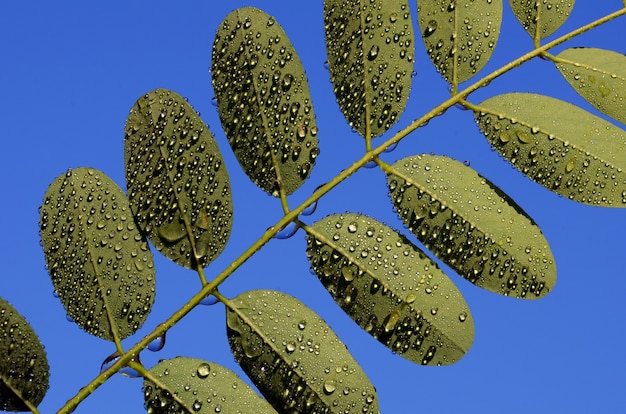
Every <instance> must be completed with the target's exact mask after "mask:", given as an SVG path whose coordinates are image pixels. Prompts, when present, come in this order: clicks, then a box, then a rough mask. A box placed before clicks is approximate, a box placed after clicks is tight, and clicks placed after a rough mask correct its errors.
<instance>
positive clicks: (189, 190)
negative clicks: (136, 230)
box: [124, 89, 233, 269]
mask: <svg viewBox="0 0 626 414" xmlns="http://www.w3.org/2000/svg"><path fill="white" fill-rule="evenodd" d="M124 132H125V140H124V161H125V165H126V185H127V187H128V196H129V198H130V206H131V208H132V211H133V214H134V215H135V217H136V220H137V223H138V224H139V227H140V228H141V230H142V232H144V233H145V234H147V235H148V238H149V239H150V241H151V242H152V243H153V244H154V245H155V247H156V248H157V249H158V250H159V251H160V252H161V253H163V254H164V255H165V256H166V257H168V258H169V259H171V260H173V261H174V262H176V263H178V264H179V265H181V266H184V267H186V268H189V269H195V268H196V267H197V266H198V265H200V266H201V267H204V266H206V265H207V264H209V263H210V262H211V261H212V260H214V259H215V258H216V257H217V256H218V255H219V254H220V253H221V252H222V250H223V249H224V246H225V245H226V242H227V241H228V237H229V236H230V230H231V226H232V218H233V206H232V197H231V190H230V181H229V178H228V172H227V171H226V166H225V165H224V160H223V158H222V155H221V154H220V151H219V148H218V146H217V143H216V142H215V139H214V138H213V135H212V134H211V131H209V128H208V127H207V126H206V125H205V124H204V122H203V121H202V119H200V117H199V116H198V114H196V112H195V111H194V110H193V108H192V107H191V106H190V105H189V104H188V103H187V102H186V101H185V100H184V99H183V98H182V97H180V96H179V95H178V94H176V93H175V92H172V91H168V90H166V89H156V90H154V91H152V92H148V93H147V94H145V95H144V96H143V97H141V98H139V99H138V100H137V102H136V103H135V105H134V106H133V107H132V109H131V111H130V114H129V115H128V120H127V121H126V129H125V131H124Z"/></svg>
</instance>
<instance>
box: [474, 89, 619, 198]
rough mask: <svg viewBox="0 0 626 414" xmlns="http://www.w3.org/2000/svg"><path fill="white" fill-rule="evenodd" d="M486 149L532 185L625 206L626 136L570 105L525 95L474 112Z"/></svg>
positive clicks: (503, 97)
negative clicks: (525, 177) (493, 151)
mask: <svg viewBox="0 0 626 414" xmlns="http://www.w3.org/2000/svg"><path fill="white" fill-rule="evenodd" d="M475 115H476V119H477V122H478V126H479V127H480V129H481V130H482V132H483V134H485V136H486V137H487V139H488V140H489V142H490V143H491V145H492V146H493V147H494V148H495V149H496V150H498V152H500V154H501V155H502V156H503V157H504V158H506V159H507V160H509V162H511V163H512V164H513V165H514V166H515V167H516V168H517V169H518V170H520V171H522V172H523V173H524V174H526V175H527V176H528V177H530V178H531V179H532V180H534V181H535V182H537V183H539V184H541V185H543V186H544V187H546V188H547V189H549V190H551V191H554V192H555V193H558V194H561V195H562V196H564V197H567V198H569V199H572V200H574V201H578V202H580V203H585V204H591V205H597V206H603V207H626V132H624V131H623V130H622V129H620V128H618V127H616V126H615V125H613V124H611V123H609V122H607V121H605V120H603V119H602V118H599V117H597V116H594V115H592V114H590V113H589V112H587V111H584V110H582V109H580V108H578V107H576V106H574V105H572V104H570V103H567V102H563V101H560V100H558V99H554V98H550V97H547V96H542V95H536V94H529V93H509V94H504V95H498V96H495V97H493V98H489V99H487V100H486V101H484V102H482V103H481V104H479V105H477V108H476V112H475Z"/></svg>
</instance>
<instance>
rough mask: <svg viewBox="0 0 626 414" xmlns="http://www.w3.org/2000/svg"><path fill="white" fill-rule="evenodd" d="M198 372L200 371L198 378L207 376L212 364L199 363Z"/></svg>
mask: <svg viewBox="0 0 626 414" xmlns="http://www.w3.org/2000/svg"><path fill="white" fill-rule="evenodd" d="M196 372H197V373H198V378H206V377H208V376H209V373H210V372H211V366H210V365H209V364H207V363H206V362H203V363H202V364H200V365H198V369H197V370H196Z"/></svg>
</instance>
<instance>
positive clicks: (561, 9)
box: [509, 0, 576, 39]
mask: <svg viewBox="0 0 626 414" xmlns="http://www.w3.org/2000/svg"><path fill="white" fill-rule="evenodd" d="M575 2H576V0H547V1H546V0H544V1H537V0H509V4H510V5H511V9H512V10H513V14H515V17H516V18H517V20H519V22H520V23H521V24H522V27H524V30H526V32H528V34H529V35H530V37H532V38H533V39H534V38H538V39H543V38H546V37H548V36H550V35H551V34H552V33H554V32H555V31H556V30H557V29H558V28H559V27H561V25H562V24H563V23H565V20H567V18H568V17H569V15H570V13H571V12H572V9H573V8H574V3H575ZM537 31H539V32H538V33H536V32H537Z"/></svg>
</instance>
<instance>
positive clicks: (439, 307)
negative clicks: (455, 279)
mask: <svg viewBox="0 0 626 414" xmlns="http://www.w3.org/2000/svg"><path fill="white" fill-rule="evenodd" d="M307 231H308V232H309V233H308V237H307V241H308V248H307V255H308V256H309V260H310V262H311V267H312V268H313V270H314V271H315V273H316V274H317V276H318V277H319V279H320V281H321V282H322V283H323V284H324V286H325V287H326V289H328V291H329V293H330V294H331V295H332V296H333V298H334V299H335V301H336V302H337V303H338V304H339V305H340V306H341V307H342V308H343V310H344V311H346V313H347V314H348V315H350V317H351V318H352V319H354V320H355V322H356V323H357V324H359V326H361V327H362V328H363V329H364V330H365V331H367V332H368V333H369V334H370V335H372V336H373V337H374V338H376V339H377V340H378V341H380V342H381V343H383V344H384V345H385V346H387V347H388V348H389V349H391V350H392V351H393V352H395V353H398V354H399V355H402V356H403V357H405V358H407V359H408V360H410V361H413V362H416V363H418V364H423V365H426V364H429V365H448V364H452V363H454V362H456V361H458V360H459V359H461V358H462V357H463V355H465V353H466V352H467V351H468V349H469V348H470V346H471V345H472V342H473V340H474V322H473V320H472V316H471V314H470V312H469V309H468V307H467V304H466V303H465V300H464V299H463V296H462V295H461V293H460V292H459V291H458V289H457V288H456V286H454V284H453V283H452V281H451V280H450V279H448V277H447V276H446V275H445V274H444V273H443V272H442V271H441V270H440V269H439V268H438V267H437V265H436V264H435V263H434V262H433V261H432V260H430V259H429V258H428V257H427V256H426V255H425V254H424V253H423V252H422V251H421V250H420V249H418V248H417V247H416V246H415V245H413V244H412V243H411V242H410V241H409V240H407V239H406V238H405V237H404V236H402V235H401V234H399V233H397V232H396V231H394V230H392V229H391V228H389V227H387V226H385V225H384V224H381V223H379V222H377V221H376V220H374V219H372V218H369V217H365V216H361V215H357V214H352V213H346V214H341V215H333V216H329V217H326V218H325V219H323V220H320V221H318V222H317V223H315V224H314V225H313V226H311V227H310V228H309V229H307Z"/></svg>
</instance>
